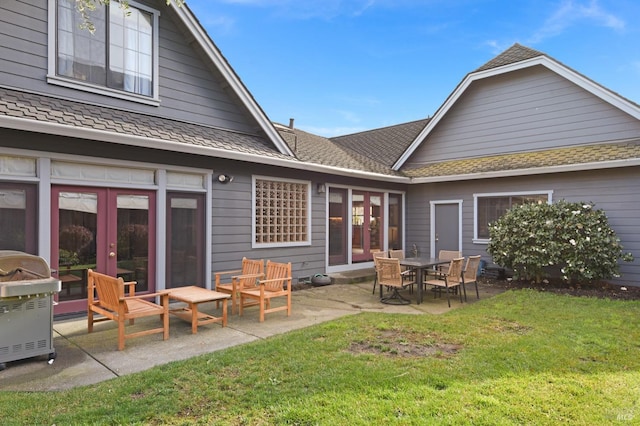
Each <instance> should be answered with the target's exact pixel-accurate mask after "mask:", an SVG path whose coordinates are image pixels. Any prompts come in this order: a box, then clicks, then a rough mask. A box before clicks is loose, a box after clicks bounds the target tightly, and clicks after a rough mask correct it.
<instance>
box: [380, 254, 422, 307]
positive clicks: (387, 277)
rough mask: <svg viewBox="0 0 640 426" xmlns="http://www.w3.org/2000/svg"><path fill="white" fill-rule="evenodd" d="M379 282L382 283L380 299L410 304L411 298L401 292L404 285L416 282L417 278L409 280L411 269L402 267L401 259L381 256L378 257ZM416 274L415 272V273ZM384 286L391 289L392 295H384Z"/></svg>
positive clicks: (398, 303) (383, 301) (393, 302)
mask: <svg viewBox="0 0 640 426" xmlns="http://www.w3.org/2000/svg"><path fill="white" fill-rule="evenodd" d="M376 272H377V275H378V284H379V285H380V301H381V302H382V303H386V304H389V305H408V304H409V303H411V302H410V301H409V299H406V298H404V297H403V296H402V295H401V294H400V292H399V291H400V290H402V289H403V288H404V287H407V286H410V285H413V284H415V280H414V281H411V280H407V276H408V275H409V274H410V271H404V272H402V270H401V269H400V259H396V258H387V259H384V258H380V259H378V268H377V271H376ZM414 276H415V274H414ZM382 286H386V287H388V288H390V289H391V295H389V296H386V297H383V296H382Z"/></svg>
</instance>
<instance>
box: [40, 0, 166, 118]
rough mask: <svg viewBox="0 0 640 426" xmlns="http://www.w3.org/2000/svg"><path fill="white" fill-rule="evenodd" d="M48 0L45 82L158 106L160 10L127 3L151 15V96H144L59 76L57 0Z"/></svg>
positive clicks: (130, 2)
mask: <svg viewBox="0 0 640 426" xmlns="http://www.w3.org/2000/svg"><path fill="white" fill-rule="evenodd" d="M48 1H49V13H48V19H49V24H48V70H47V83H49V84H54V85H57V86H62V87H66V88H69V89H77V90H82V91H85V92H90V93H95V94H98V95H103V96H110V97H112V98H118V99H124V100H128V101H133V102H138V103H141V104H146V105H151V106H159V105H160V95H159V87H160V84H159V79H160V67H159V64H158V60H159V51H160V47H159V46H160V36H159V33H160V11H159V10H156V9H153V8H150V7H148V6H145V5H143V4H140V3H138V2H136V1H135V0H130V1H129V5H130V6H131V7H134V8H136V9H140V10H143V11H145V12H148V13H150V14H151V15H152V16H153V54H152V57H153V82H152V86H153V96H144V95H139V94H136V93H130V92H125V91H123V90H117V89H112V88H110V87H106V86H101V85H97V84H93V83H89V82H86V81H81V80H75V79H72V78H69V77H64V76H60V75H58V74H57V72H56V70H57V66H56V65H57V54H56V48H57V45H58V38H57V37H58V25H57V11H58V2H57V0H48Z"/></svg>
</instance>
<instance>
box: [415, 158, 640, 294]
mask: <svg viewBox="0 0 640 426" xmlns="http://www.w3.org/2000/svg"><path fill="white" fill-rule="evenodd" d="M639 186H640V168H638V167H629V168H621V169H610V170H599V171H594V172H575V173H562V174H557V175H542V176H529V177H522V178H502V179H491V180H478V181H474V182H452V183H445V184H428V185H415V186H413V187H411V193H410V196H409V201H408V208H407V214H408V232H407V246H408V247H410V246H411V245H412V244H417V245H418V246H419V247H420V250H421V251H422V252H424V253H428V251H429V243H430V238H431V235H430V229H429V223H430V216H429V215H430V211H429V201H430V200H449V199H450V200H453V199H462V200H463V204H462V209H463V212H462V213H463V219H462V220H463V225H462V244H463V246H462V250H463V254H464V255H465V256H469V255H473V254H482V255H483V258H484V259H485V260H487V261H491V259H490V256H489V255H488V254H487V253H486V245H485V244H478V243H474V242H473V231H474V230H473V222H474V211H473V195H474V194H479V193H489V192H516V191H533V190H535V191H537V190H541V191H543V190H545V191H546V190H552V191H553V200H554V201H557V200H560V199H565V200H567V201H571V202H593V203H595V207H596V208H597V209H601V210H604V211H605V213H606V215H607V217H608V219H609V223H610V225H611V227H612V228H613V229H614V230H615V232H616V234H617V235H618V237H619V238H620V239H621V243H622V245H623V246H624V251H625V252H627V251H628V252H631V253H632V254H633V256H634V258H635V261H634V262H632V263H622V264H621V268H620V272H621V275H622V276H621V277H620V278H619V279H616V280H613V281H615V282H616V283H619V284H630V285H636V286H638V285H640V215H638V211H640V194H638V191H637V188H638V187H639Z"/></svg>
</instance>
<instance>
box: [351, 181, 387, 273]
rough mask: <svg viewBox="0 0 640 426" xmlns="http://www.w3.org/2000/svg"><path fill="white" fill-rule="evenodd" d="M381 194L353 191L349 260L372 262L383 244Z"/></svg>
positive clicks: (382, 198)
mask: <svg viewBox="0 0 640 426" xmlns="http://www.w3.org/2000/svg"><path fill="white" fill-rule="evenodd" d="M383 200H384V197H383V194H381V193H377V192H366V191H353V194H352V201H351V259H352V261H353V262H354V263H356V262H367V261H370V260H373V255H372V254H371V253H372V252H374V251H378V250H381V249H382V247H383V242H384V222H383V219H384V218H383V216H382V213H383V211H384V209H383V207H384V206H383Z"/></svg>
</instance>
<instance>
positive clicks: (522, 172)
mask: <svg viewBox="0 0 640 426" xmlns="http://www.w3.org/2000/svg"><path fill="white" fill-rule="evenodd" d="M637 166H640V158H631V159H624V160H611V161H600V162H592V163H582V164H566V165H561V166H548V167H532V168H525V169H514V170H497V171H493V172H480V173H468V174H463V175H448V176H432V177H415V178H412V179H411V183H412V184H420V183H443V182H453V181H463V180H479V179H496V178H504V177H519V176H532V175H543V174H553V173H563V172H584V171H589V170H602V169H615V168H620V167H637Z"/></svg>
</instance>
